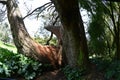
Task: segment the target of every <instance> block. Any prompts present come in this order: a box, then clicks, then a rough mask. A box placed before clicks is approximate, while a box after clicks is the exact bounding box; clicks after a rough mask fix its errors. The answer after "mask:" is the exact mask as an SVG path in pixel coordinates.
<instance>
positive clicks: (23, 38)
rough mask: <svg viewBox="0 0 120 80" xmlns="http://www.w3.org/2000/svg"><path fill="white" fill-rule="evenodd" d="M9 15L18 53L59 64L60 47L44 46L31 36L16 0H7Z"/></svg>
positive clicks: (44, 61) (43, 61)
mask: <svg viewBox="0 0 120 80" xmlns="http://www.w3.org/2000/svg"><path fill="white" fill-rule="evenodd" d="M7 15H8V21H9V23H10V27H11V31H12V36H13V40H14V43H15V45H16V47H17V49H18V53H22V54H24V55H26V56H30V57H32V58H34V59H36V60H39V61H41V62H42V63H50V64H52V65H57V64H58V62H60V60H61V58H60V57H61V55H60V54H58V52H59V48H57V47H54V46H42V45H40V44H38V43H37V42H35V41H34V40H33V39H32V38H31V37H30V35H29V34H28V32H27V30H26V28H25V25H24V22H23V19H22V15H21V13H20V10H19V7H18V5H17V3H16V1H15V0H7Z"/></svg>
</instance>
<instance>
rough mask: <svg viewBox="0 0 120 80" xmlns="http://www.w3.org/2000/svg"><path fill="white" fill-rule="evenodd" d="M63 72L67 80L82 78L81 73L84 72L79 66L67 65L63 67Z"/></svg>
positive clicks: (79, 79)
mask: <svg viewBox="0 0 120 80" xmlns="http://www.w3.org/2000/svg"><path fill="white" fill-rule="evenodd" d="M63 72H64V74H65V76H66V78H67V80H82V75H83V74H84V73H85V71H84V70H80V69H79V68H71V67H69V66H66V67H65V68H63Z"/></svg>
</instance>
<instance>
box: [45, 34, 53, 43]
mask: <svg viewBox="0 0 120 80" xmlns="http://www.w3.org/2000/svg"><path fill="white" fill-rule="evenodd" d="M52 37H53V32H51V35H50V38H49V39H48V40H47V42H46V45H49V42H50V40H51V39H52Z"/></svg>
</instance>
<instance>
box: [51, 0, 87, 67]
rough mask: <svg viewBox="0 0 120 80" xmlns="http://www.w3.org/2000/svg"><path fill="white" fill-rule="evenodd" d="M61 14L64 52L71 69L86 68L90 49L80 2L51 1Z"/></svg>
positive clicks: (66, 0) (68, 0) (71, 0)
mask: <svg viewBox="0 0 120 80" xmlns="http://www.w3.org/2000/svg"><path fill="white" fill-rule="evenodd" d="M51 1H52V2H53V3H54V5H55V7H56V10H57V11H58V13H59V16H60V19H61V22H62V25H63V28H64V33H63V34H64V35H63V40H62V41H63V50H64V51H65V54H66V56H67V62H68V64H69V65H70V66H71V67H81V68H86V67H88V64H89V59H88V48H87V41H86V37H85V30H84V26H83V21H82V18H81V15H80V13H79V6H78V0H51Z"/></svg>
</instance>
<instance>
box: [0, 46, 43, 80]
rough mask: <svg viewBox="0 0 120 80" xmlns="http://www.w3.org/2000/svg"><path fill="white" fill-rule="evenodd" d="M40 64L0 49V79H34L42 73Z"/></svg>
mask: <svg viewBox="0 0 120 80" xmlns="http://www.w3.org/2000/svg"><path fill="white" fill-rule="evenodd" d="M41 67H42V64H41V63H40V62H38V61H35V60H33V59H31V58H28V57H25V56H24V55H22V54H16V53H13V52H12V51H9V50H8V49H4V48H0V77H3V78H8V77H9V78H10V77H12V76H14V75H18V76H23V77H24V78H25V79H26V80H30V79H34V78H35V77H36V76H37V75H40V74H41V72H42V68H41Z"/></svg>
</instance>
